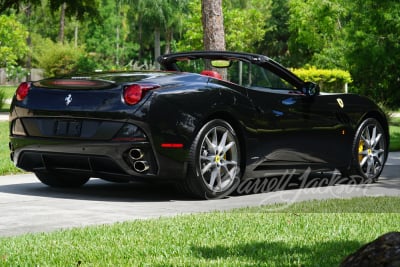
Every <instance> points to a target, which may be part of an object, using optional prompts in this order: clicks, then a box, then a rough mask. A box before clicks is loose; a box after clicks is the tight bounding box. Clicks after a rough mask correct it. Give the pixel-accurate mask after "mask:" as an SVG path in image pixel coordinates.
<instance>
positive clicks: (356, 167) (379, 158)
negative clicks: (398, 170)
mask: <svg viewBox="0 0 400 267" xmlns="http://www.w3.org/2000/svg"><path fill="white" fill-rule="evenodd" d="M387 145H388V140H387V136H386V133H385V131H384V130H383V128H382V125H381V124H380V123H379V121H377V120H376V119H374V118H369V119H366V120H364V121H363V122H362V123H361V125H360V126H359V127H358V130H357V133H356V136H355V139H354V142H353V165H352V169H351V172H350V175H357V176H360V177H361V178H362V179H363V180H364V181H365V182H376V180H377V179H378V177H379V176H380V174H381V173H382V170H383V166H384V165H385V162H386V158H387V154H388V152H387Z"/></svg>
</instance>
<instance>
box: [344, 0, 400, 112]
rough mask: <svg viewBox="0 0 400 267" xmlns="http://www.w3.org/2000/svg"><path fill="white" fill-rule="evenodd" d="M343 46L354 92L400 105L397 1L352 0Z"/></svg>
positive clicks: (399, 48) (399, 30) (399, 16)
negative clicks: (354, 88) (345, 45)
mask: <svg viewBox="0 0 400 267" xmlns="http://www.w3.org/2000/svg"><path fill="white" fill-rule="evenodd" d="M348 7H349V9H351V10H353V12H352V14H351V19H350V20H349V22H348V33H349V34H348V37H347V41H348V45H347V48H346V50H345V52H346V58H347V60H348V62H349V65H350V70H351V74H352V77H353V78H354V84H355V86H356V87H357V89H358V90H357V92H359V93H362V94H364V95H367V96H369V97H371V98H373V99H375V100H376V101H379V102H383V103H385V104H386V105H388V106H389V107H391V108H393V107H399V106H400V101H399V100H400V90H399V77H400V69H399V68H398V64H399V62H400V36H399V34H398V33H399V32H400V2H398V1H394V0H385V1H381V2H376V1H372V0H366V1H355V2H351V3H349V5H348Z"/></svg>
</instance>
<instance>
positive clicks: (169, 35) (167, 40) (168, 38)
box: [165, 28, 174, 54]
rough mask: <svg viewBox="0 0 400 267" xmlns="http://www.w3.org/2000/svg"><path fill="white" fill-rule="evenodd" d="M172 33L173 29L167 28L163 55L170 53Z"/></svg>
mask: <svg viewBox="0 0 400 267" xmlns="http://www.w3.org/2000/svg"><path fill="white" fill-rule="evenodd" d="M173 32H174V30H173V29H171V28H168V29H167V31H166V33H165V54H169V53H171V43H172V39H173Z"/></svg>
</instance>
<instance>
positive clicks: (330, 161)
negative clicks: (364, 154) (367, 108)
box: [247, 65, 351, 171]
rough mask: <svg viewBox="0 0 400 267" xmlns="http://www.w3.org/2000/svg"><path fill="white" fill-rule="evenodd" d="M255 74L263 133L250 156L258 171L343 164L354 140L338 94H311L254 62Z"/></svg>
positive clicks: (252, 88)
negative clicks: (341, 112) (342, 118)
mask: <svg viewBox="0 0 400 267" xmlns="http://www.w3.org/2000/svg"><path fill="white" fill-rule="evenodd" d="M251 73H252V75H251V76H252V79H251V82H250V83H249V85H248V86H247V88H248V96H249V98H250V99H251V101H252V102H253V104H254V108H255V113H256V115H255V118H256V119H255V125H256V128H257V133H258V143H257V145H256V147H255V149H254V150H251V151H254V153H253V154H254V155H251V156H250V158H251V159H253V165H252V166H253V170H254V171H268V170H277V169H279V170H283V169H290V168H297V169H306V168H308V167H310V168H311V169H312V170H317V169H321V168H336V167H337V168H340V167H341V166H342V165H343V164H344V162H346V160H345V157H346V155H347V154H349V153H347V152H348V151H349V148H351V138H349V136H348V135H347V126H346V124H345V122H344V121H343V120H340V116H338V112H339V111H340V105H339V104H338V103H339V102H338V101H339V100H337V99H336V98H335V96H334V95H320V94H316V95H305V94H304V93H303V91H302V90H300V89H299V88H296V87H295V86H294V85H293V84H291V83H289V82H287V80H285V79H283V78H282V77H280V76H278V75H276V74H275V73H274V72H272V71H269V70H268V69H266V68H263V67H261V66H258V65H252V70H251ZM345 152H346V153H347V154H346V155H344V154H345Z"/></svg>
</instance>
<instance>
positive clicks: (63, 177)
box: [35, 172, 90, 188]
mask: <svg viewBox="0 0 400 267" xmlns="http://www.w3.org/2000/svg"><path fill="white" fill-rule="evenodd" d="M35 175H36V177H37V178H38V179H39V181H41V182H42V183H43V184H45V185H48V186H50V187H58V188H75V187H80V186H82V185H84V184H86V183H87V181H89V179H90V177H88V176H85V175H76V174H68V173H57V172H36V173H35Z"/></svg>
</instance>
